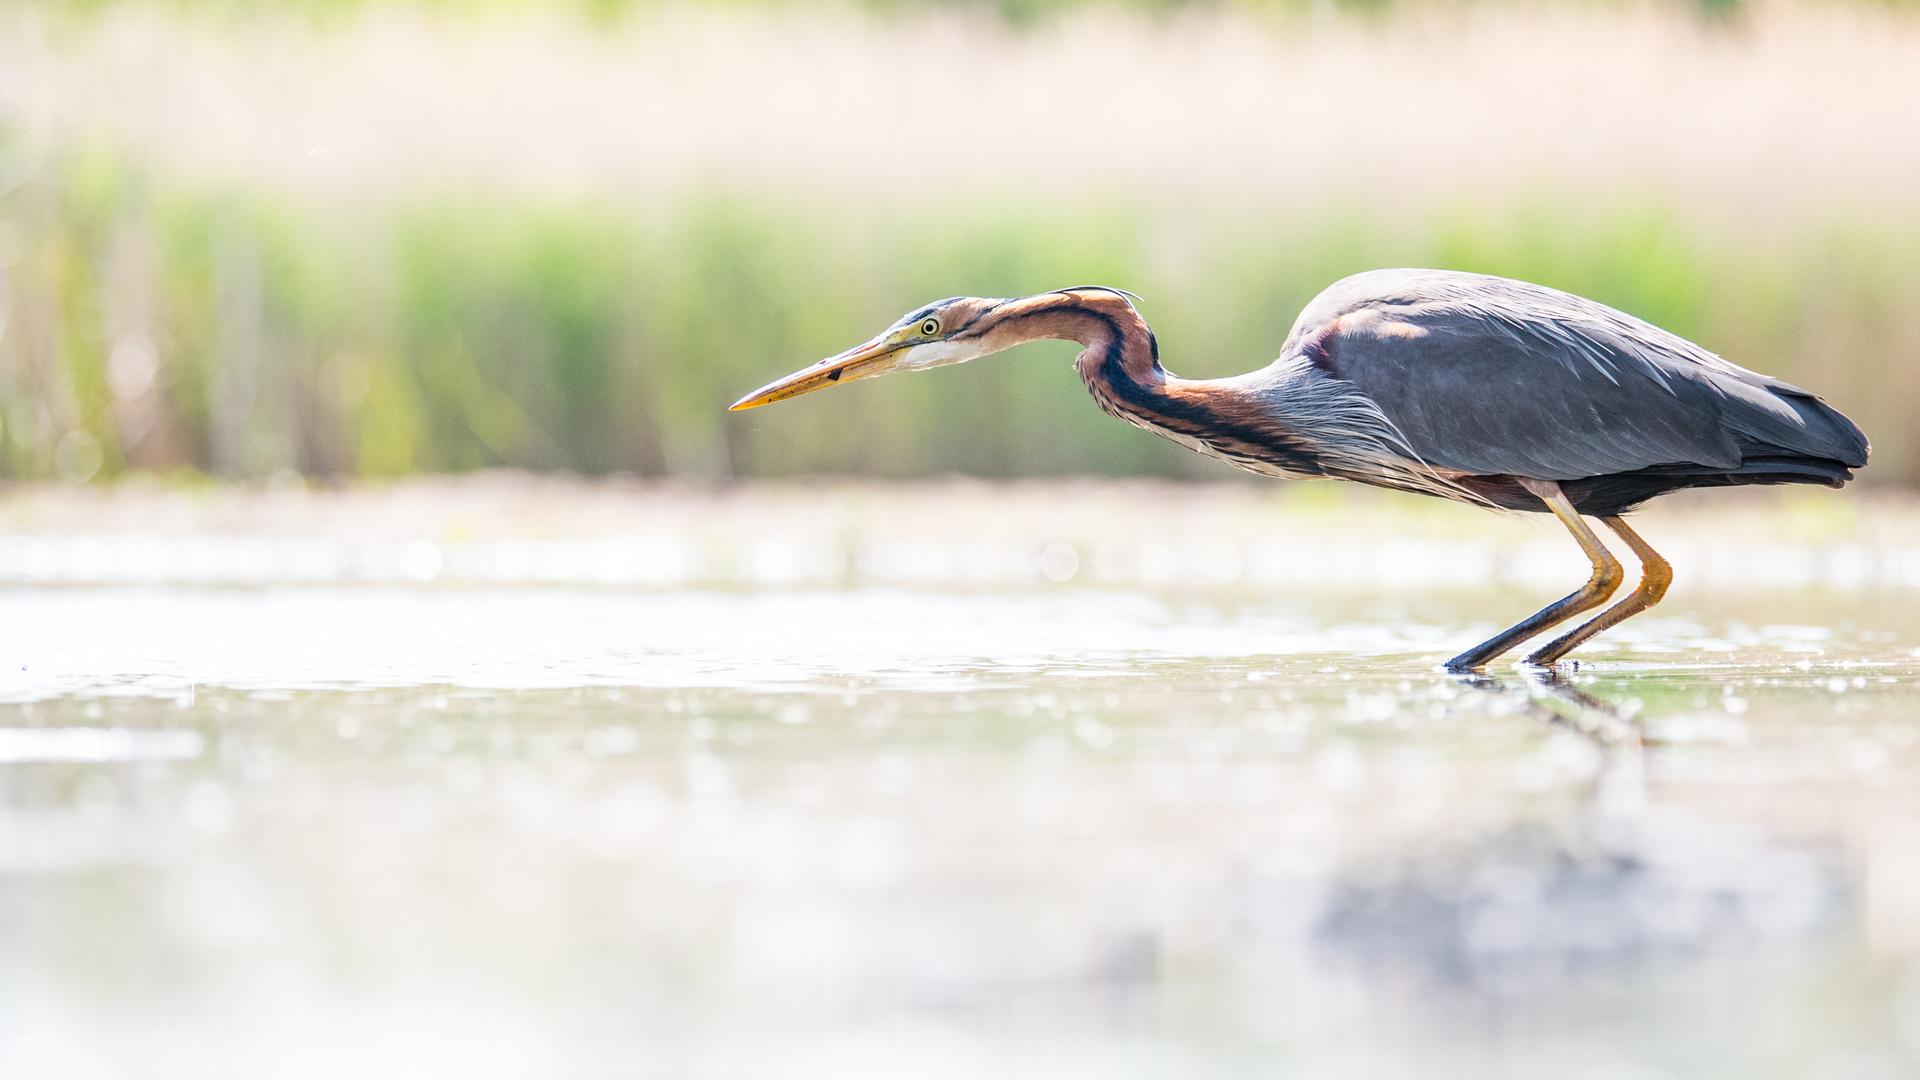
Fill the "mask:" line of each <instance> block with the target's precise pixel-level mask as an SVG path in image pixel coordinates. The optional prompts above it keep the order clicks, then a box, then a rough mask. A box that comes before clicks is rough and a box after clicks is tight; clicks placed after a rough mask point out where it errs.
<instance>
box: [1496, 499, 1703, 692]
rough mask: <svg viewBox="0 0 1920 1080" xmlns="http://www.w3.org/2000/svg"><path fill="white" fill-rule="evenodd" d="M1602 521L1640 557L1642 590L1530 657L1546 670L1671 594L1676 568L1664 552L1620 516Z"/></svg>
mask: <svg viewBox="0 0 1920 1080" xmlns="http://www.w3.org/2000/svg"><path fill="white" fill-rule="evenodd" d="M1600 520H1601V521H1604V522H1606V523H1607V528H1609V529H1612V530H1613V531H1614V532H1615V533H1617V534H1619V536H1620V539H1622V540H1625V541H1626V542H1627V546H1628V547H1630V548H1632V549H1633V553H1634V555H1636V556H1638V557H1639V559H1640V566H1641V568H1642V570H1641V574H1640V587H1639V588H1637V589H1635V590H1633V592H1632V593H1630V594H1629V595H1628V596H1627V598H1626V599H1625V600H1622V601H1620V602H1619V603H1617V604H1615V605H1613V606H1612V607H1610V608H1608V609H1607V610H1605V611H1603V612H1601V613H1600V614H1598V615H1596V616H1594V618H1593V620H1592V621H1591V622H1588V623H1585V624H1584V625H1582V626H1580V627H1579V628H1578V629H1575V630H1573V631H1571V632H1569V633H1567V634H1565V635H1563V636H1561V637H1558V638H1555V639H1554V640H1553V641H1552V642H1551V643H1550V644H1547V645H1545V646H1543V647H1541V648H1540V649H1539V650H1537V651H1536V652H1535V653H1534V654H1533V655H1532V656H1529V657H1527V663H1529V664H1539V665H1540V666H1541V667H1546V666H1547V665H1549V664H1551V663H1553V662H1554V661H1556V660H1559V659H1560V658H1561V657H1563V656H1565V655H1567V654H1568V653H1570V652H1572V651H1573V650H1575V649H1577V648H1579V647H1580V646H1581V645H1584V644H1586V642H1587V641H1588V640H1589V639H1591V638H1592V637H1593V635H1595V634H1597V633H1599V632H1600V631H1602V630H1605V629H1607V628H1608V627H1610V626H1618V625H1619V624H1620V623H1621V622H1622V621H1624V620H1626V619H1628V618H1630V617H1632V616H1634V615H1638V614H1640V613H1641V612H1643V611H1645V610H1647V609H1648V608H1650V607H1652V606H1653V605H1655V604H1657V603H1659V602H1660V598H1661V597H1663V596H1665V595H1667V586H1669V585H1671V584H1673V567H1672V565H1670V564H1669V563H1668V562H1667V560H1665V559H1663V558H1661V557H1660V553H1659V552H1657V551H1655V550H1653V548H1652V547H1651V546H1649V545H1648V544H1647V542H1646V541H1645V540H1642V539H1640V534H1639V533H1636V532H1634V531H1633V530H1632V529H1630V528H1628V527H1627V523H1626V522H1625V521H1622V520H1621V519H1619V518H1617V517H1610V518H1601V519H1600Z"/></svg>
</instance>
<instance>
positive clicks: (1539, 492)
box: [1447, 479, 1638, 671]
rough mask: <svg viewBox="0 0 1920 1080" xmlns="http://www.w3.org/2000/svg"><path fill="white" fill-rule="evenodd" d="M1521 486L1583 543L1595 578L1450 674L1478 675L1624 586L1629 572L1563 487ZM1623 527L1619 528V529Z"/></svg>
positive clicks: (1450, 664)
mask: <svg viewBox="0 0 1920 1080" xmlns="http://www.w3.org/2000/svg"><path fill="white" fill-rule="evenodd" d="M1520 483H1521V484H1522V485H1524V486H1525V487H1526V489H1527V490H1528V491H1531V492H1533V494H1534V495H1536V496H1538V497H1539V498H1540V501H1542V502H1544V503H1546V504H1547V508H1548V509H1550V510H1552V511H1553V516H1554V517H1557V518H1559V519H1560V523H1561V524H1562V525H1565V526H1566V527H1567V531H1568V532H1571V533H1572V534H1573V538H1574V539H1575V540H1578V541H1579V542H1580V547H1581V549H1582V550H1583V551H1585V552H1586V553H1587V558H1588V559H1589V560H1591V561H1592V563H1593V576H1592V577H1591V578H1588V579H1587V583H1586V584H1585V585H1582V586H1581V587H1580V588H1579V589H1578V590H1576V591H1575V592H1574V593H1573V594H1572V595H1570V596H1568V597H1566V598H1565V599H1563V600H1560V601H1558V602H1556V603H1552V604H1548V605H1547V606H1546V607H1544V608H1541V609H1540V610H1539V611H1537V612H1535V613H1534V614H1533V616H1532V617H1531V618H1528V619H1526V620H1524V621H1522V622H1520V623H1517V624H1515V625H1514V626H1511V627H1509V628H1507V629H1506V630H1503V631H1501V632H1500V633H1499V634H1497V635H1495V636H1493V637H1491V638H1489V639H1487V640H1486V641H1483V642H1481V643H1480V644H1478V645H1475V646H1474V647H1473V648H1471V649H1468V650H1467V651H1466V652H1463V653H1461V654H1460V655H1459V656H1456V657H1454V658H1453V659H1451V660H1449V661H1447V670H1448V671H1478V670H1479V669H1481V668H1483V667H1486V666H1487V661H1489V660H1492V659H1493V658H1494V657H1496V656H1499V655H1500V654H1501V653H1503V652H1506V651H1507V650H1508V649H1511V648H1513V647H1514V646H1515V645H1518V644H1519V643H1521V642H1522V641H1525V640H1527V639H1528V638H1530V637H1533V636H1534V635H1535V634H1538V633H1540V632H1542V631H1544V630H1550V629H1552V628H1553V627H1555V626H1558V625H1560V624H1561V623H1563V622H1566V621H1567V620H1568V619H1571V618H1573V617H1574V616H1575V615H1578V614H1580V613H1581V612H1583V611H1592V610H1593V609H1594V608H1597V607H1599V606H1600V605H1601V604H1604V603H1606V602H1607V598H1608V597H1610V596H1612V595H1613V593H1614V590H1616V589H1618V588H1619V587H1620V582H1621V581H1622V580H1624V579H1625V577H1626V571H1625V570H1623V569H1622V568H1621V566H1620V560H1618V559H1616V558H1614V557H1613V553H1612V552H1610V551H1608V550H1607V546H1606V545H1605V544H1603V543H1601V542H1600V538H1599V537H1597V536H1595V535H1593V530H1592V529H1589V528H1587V523H1586V522H1584V521H1581V520H1580V514H1579V513H1578V512H1577V511H1575V510H1574V508H1573V504H1572V503H1571V502H1568V501H1567V496H1566V494H1565V493H1564V492H1562V491H1561V490H1560V485H1559V484H1556V483H1554V482H1552V481H1550V480H1525V479H1523V480H1521V481H1520ZM1609 524H1611V522H1609ZM1619 527H1620V526H1615V528H1616V529H1618V528H1619ZM1637 539H1638V537H1635V540H1637ZM1636 550H1638V549H1636ZM1623 617H1624V616H1623ZM1569 648H1571V646H1569Z"/></svg>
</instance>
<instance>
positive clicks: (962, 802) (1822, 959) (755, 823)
mask: <svg viewBox="0 0 1920 1080" xmlns="http://www.w3.org/2000/svg"><path fill="white" fill-rule="evenodd" d="M5 605H6V610H7V612H8V616H9V618H8V622H7V625H6V626H5V627H3V628H0V639H3V640H4V642H5V646H6V647H5V652H4V655H5V656H7V657H8V658H9V661H8V663H7V665H6V670H5V671H4V673H0V700H4V701H5V702H6V703H7V704H5V705H0V797H3V798H4V813H0V911H4V912H5V918H4V920H0V955H4V957H5V963H4V965H0V1049H4V1051H5V1054H6V1057H5V1059H4V1060H5V1062H6V1064H7V1066H8V1069H9V1075H18V1076H48V1077H52V1076H60V1077H68V1076H83V1077H94V1076H99V1077H118V1076H129V1077H131V1076H138V1077H236V1078H237V1077H267V1076H273V1077H279V1076H290V1077H307V1076H312V1077H322V1076H325V1077H335V1076H345V1075H353V1076H396V1077H397V1076H407V1077H416V1076H421V1075H460V1076H472V1077H490V1076H500V1077H528V1076H539V1077H616V1076H617V1077H703V1078H704V1077H716V1078H719V1077H727V1078H732V1077H742V1078H746V1077H756V1078H757V1077H803V1076H804V1077H810V1076H821V1077H836V1078H837V1077H863V1076H874V1077H894V1076H932V1077H943V1076H954V1077H963V1076H964V1077H972V1076H979V1075H984V1074H989V1073H992V1074H997V1075H1003V1076H1010V1077H1028V1076H1031V1077H1058V1076H1074V1075H1097V1076H1140V1077H1149V1076H1152V1077H1162V1076H1164V1077H1210V1076H1220V1077H1241V1076H1246V1077H1254V1076H1259V1077H1267V1076H1302V1077H1342V1078H1345V1077H1374V1076H1378V1077H1435V1076H1459V1077H1487V1076H1512V1077H1522V1076H1525V1077H1534V1076H1579V1077H1589V1078H1594V1080H1598V1078H1627V1077H1634V1078H1644V1077H1663V1076H1666V1077H1719V1076H1726V1077H1736V1076H1737V1077H1765V1076H1781V1077H1786V1076H1793V1077H1800V1076H1834V1077H1882V1076H1885V1077H1894V1076H1907V1075H1913V1074H1914V1073H1915V1072H1916V1071H1920V980H1916V979H1915V978H1914V977H1913V972H1914V971H1915V969H1913V968H1912V966H1911V958H1912V956H1913V954H1914V951H1915V950H1917V949H1920V786H1917V785H1916V783H1915V781H1916V779H1920V776H1916V773H1920V747H1917V746H1916V744H1917V743H1920V717H1916V713H1915V709H1914V706H1915V703H1916V700H1920V699H1917V698H1916V696H1915V686H1916V683H1915V680H1916V679H1917V678H1920V661H1917V660H1916V658H1915V646H1916V645H1920V633H1916V629H1920V628H1917V627H1916V625H1915V622H1916V620H1914V619H1913V618H1912V617H1911V616H1910V615H1908V614H1907V613H1906V610H1907V606H1908V605H1907V604H1906V602H1905V597H1904V594H1897V595H1896V594H1889V595H1887V596H1878V597H1862V596H1858V595H1851V596H1844V597H1839V598H1835V597H1832V596H1826V595H1821V594H1813V593H1797V592H1788V593H1780V594H1777V595H1765V596H1748V597H1733V598H1725V597H1723V598H1721V599H1719V600H1714V601H1712V602H1711V604H1709V605H1708V606H1706V607H1696V609H1695V610H1693V611H1686V610H1684V609H1682V610H1679V611H1677V612H1676V613H1674V614H1671V615H1659V616H1648V617H1644V618H1642V619H1640V620H1636V621H1635V622H1633V623H1629V624H1628V625H1627V626H1626V627H1624V628H1622V630H1621V631H1620V632H1618V633H1616V634H1613V635H1610V638H1611V640H1610V641H1608V642H1604V643H1600V647H1597V648H1595V649H1593V650H1591V658H1592V662H1591V663H1590V664H1589V665H1588V666H1586V667H1584V668H1583V669H1581V670H1579V671H1576V672H1573V673H1570V674H1568V675H1566V676H1564V677H1563V678H1561V679H1547V678H1542V677H1533V678H1526V677H1523V676H1522V675H1520V674H1518V673H1515V672H1512V671H1510V670H1509V671H1496V672H1495V673H1494V675H1493V677H1492V678H1489V679H1485V680H1465V679H1458V678H1453V677H1448V676H1445V675H1442V674H1440V673H1438V672H1437V671H1436V670H1435V664H1436V663H1437V662H1438V661H1439V660H1441V659H1444V658H1445V657H1446V656H1447V655H1450V654H1451V652H1452V651H1454V650H1457V649H1458V648H1460V647H1462V646H1464V645H1466V644H1470V643H1471V642H1473V641H1474V640H1477V638H1478V637H1480V636H1483V634H1484V632H1486V631H1490V630H1491V629H1493V628H1494V624H1495V622H1496V621H1497V618H1495V616H1496V615H1497V616H1500V617H1504V616H1506V615H1507V614H1513V615H1518V614H1521V613H1523V611H1522V610H1521V608H1523V607H1524V606H1525V605H1524V601H1523V600H1521V599H1518V598H1515V597H1513V596H1506V595H1493V594H1487V595H1479V594H1474V595H1464V594H1463V595H1451V594H1440V593H1433V594H1416V595H1412V596H1406V595H1395V596H1385V595H1382V596H1351V595H1349V596H1341V597H1337V598H1336V597H1320V598H1312V597H1309V598H1306V599H1292V600H1287V601H1284V602H1282V601H1277V600H1276V601H1265V602H1260V603H1246V604H1234V603H1228V602H1225V601H1222V600H1219V599H1217V598H1216V599H1213V600H1192V599H1185V600H1172V599H1168V598H1166V597H1163V596H1157V595H1154V594H1151V593H1145V592H1129V591H1114V590H1101V589H1080V588H1071V587H1069V588H1060V589H1052V590H1045V589H1043V590H1028V591H1020V592H1005V593H963V592H915V591H906V590H881V589H854V590H841V591H832V590H830V591H817V592H808V591H796V592H738V591H686V592H665V593H638V592H619V591H585V590H581V591H568V590H531V589H523V590H498V591H489V590H485V589H476V590H464V591H463V590H451V589H446V590H435V589H411V590H409V589H389V588H366V589H294V588H283V589H263V590H231V591H221V590H194V589H157V588H103V589H92V590H45V591H33V590H20V591H13V592H9V593H7V594H6V596H5ZM1714 605H1717V606H1714ZM1509 609H1512V610H1511V611H1509Z"/></svg>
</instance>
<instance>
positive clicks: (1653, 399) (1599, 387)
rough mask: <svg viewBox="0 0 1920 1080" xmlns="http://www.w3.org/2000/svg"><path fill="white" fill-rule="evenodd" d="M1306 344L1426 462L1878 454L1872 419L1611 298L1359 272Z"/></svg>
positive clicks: (1437, 275) (1572, 465)
mask: <svg viewBox="0 0 1920 1080" xmlns="http://www.w3.org/2000/svg"><path fill="white" fill-rule="evenodd" d="M1295 353H1297V354H1299V355H1300V356H1303V357H1304V358H1305V359H1307V360H1308V361H1309V362H1310V363H1311V364H1312V365H1313V366H1314V367H1316V368H1318V369H1319V370H1320V371H1322V372H1323V373H1325V374H1327V375H1331V376H1333V377H1335V378H1339V379H1343V380H1346V381H1347V382H1350V383H1352V384H1353V385H1354V386H1355V387H1356V388H1358V389H1359V390H1360V391H1361V392H1362V393H1364V394H1366V395H1367V396H1368V397H1369V398H1371V399H1372V400H1373V401H1374V402H1375V403H1376V404H1377V405H1378V406H1379V407H1380V410H1381V411H1382V412H1383V413H1384V414H1385V415H1386V417H1387V418H1388V419H1389V420H1391V421H1392V422H1393V424H1394V425H1395V426H1396V427H1397V428H1398V429H1399V431H1400V434H1401V436H1402V437H1403V438H1404V439H1405V440H1406V442H1407V444H1408V446H1409V447H1410V448H1411V449H1412V450H1413V451H1414V452H1415V453H1417V454H1419V455H1420V456H1421V457H1422V458H1423V459H1424V460H1425V461H1426V462H1428V463H1429V464H1432V465H1436V466H1440V467H1442V468H1447V469H1457V470H1460V471H1462V472H1467V473H1473V474H1479V475H1489V474H1496V473H1506V474H1511V475H1517V476H1529V477H1533V478H1535V479H1541V480H1574V479H1580V478H1583V477H1590V476H1599V475H1605V474H1609V473H1619V472H1630V471H1633V470H1637V469H1644V468H1649V467H1652V466H1656V465H1674V464H1682V463H1692V464H1697V465H1702V466H1708V467H1711V468H1715V469H1722V468H1724V469H1734V468H1737V467H1739V465H1740V461H1741V459H1742V457H1743V455H1744V454H1747V453H1752V452H1755V448H1759V447H1772V448H1775V449H1777V450H1784V451H1788V452H1792V453H1810V454H1814V455H1815V456H1820V457H1828V458H1836V459H1841V460H1845V459H1846V458H1848V457H1853V456H1858V458H1859V460H1860V462H1862V463H1864V461H1865V439H1864V437H1863V436H1861V435H1860V434H1859V430H1858V429H1857V428H1854V427H1852V425H1851V424H1850V423H1848V424H1847V425H1846V428H1847V430H1846V431H1841V430H1838V429H1837V427H1836V425H1835V423H1834V422H1833V421H1831V420H1830V419H1829V418H1830V417H1838V414H1837V413H1833V412H1832V410H1830V409H1827V408H1826V407H1825V406H1823V405H1821V404H1820V403H1819V402H1818V400H1817V399H1815V398H1813V396H1812V395H1810V394H1807V393H1806V392H1805V391H1803V390H1800V389H1798V388H1797V387H1792V386H1788V385H1787V384H1785V383H1781V382H1778V381H1776V380H1773V379H1769V378H1766V377H1765V376H1761V375H1757V374H1755V373H1753V372H1750V371H1747V370H1745V369H1743V368H1740V367H1737V366H1735V365H1733V364H1730V363H1728V362H1727V361H1725V360H1723V359H1721V358H1720V357H1718V356H1715V355H1714V354H1712V353H1709V352H1707V351H1706V350H1704V349H1701V348H1699V347H1698V346H1696V345H1693V344H1692V343H1691V342H1688V341H1686V340H1685V339H1683V338H1680V337H1677V336H1675V335H1673V334H1670V333H1667V332H1666V331H1664V330H1661V329H1659V328H1658V327H1655V326H1653V325H1651V324H1649V323H1646V322H1643V321H1641V320H1639V319H1635V318H1633V317H1631V316H1628V315H1625V314H1623V313H1621V312H1618V311H1615V310H1613V309H1612V308H1608V307H1605V306H1603V305H1600V304H1596V303H1594V302H1592V301H1588V300H1584V299H1582V298H1580V297H1577V296H1573V295H1571V294H1568V293H1563V292H1559V291H1557V290H1553V289H1548V288H1545V287H1543V286H1537V285H1528V284H1525V283H1523V282H1515V281H1509V280H1507V279H1505V278H1492V277H1485V276H1483V275H1477V274H1459V273H1451V272H1446V271H1378V272H1374V273H1371V274H1361V275H1357V276H1355V277H1353V278H1348V279H1346V280H1345V281H1342V282H1338V283H1336V284H1335V285H1334V286H1333V287H1331V288H1329V289H1328V290H1327V291H1326V292H1325V293H1322V294H1321V296H1320V297H1319V298H1318V299H1316V300H1315V301H1314V302H1313V303H1312V304H1310V305H1309V306H1308V308H1307V310H1306V311H1305V312H1302V314H1301V317H1300V321H1299V322H1298V323H1297V324H1296V326H1295V329H1294V333H1293V334H1292V335H1291V336H1290V337H1289V339H1288V352H1287V353H1283V357H1285V356H1291V355H1293V354H1295ZM1796 399H1798V400H1796ZM1841 419H1842V420H1844V418H1841ZM1850 444H1857V451H1856V452H1854V453H1849V452H1848V446H1849V445H1850Z"/></svg>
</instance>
